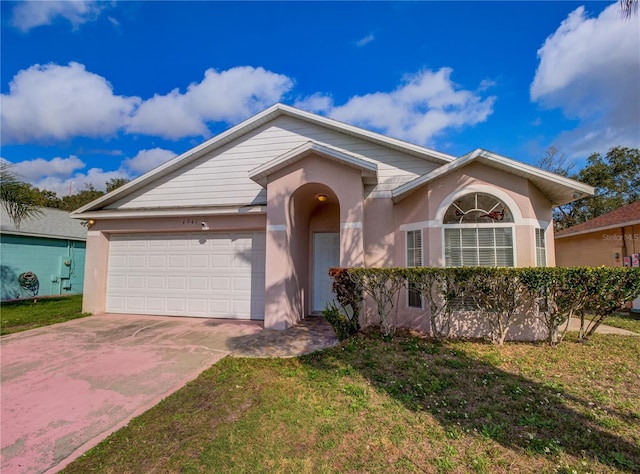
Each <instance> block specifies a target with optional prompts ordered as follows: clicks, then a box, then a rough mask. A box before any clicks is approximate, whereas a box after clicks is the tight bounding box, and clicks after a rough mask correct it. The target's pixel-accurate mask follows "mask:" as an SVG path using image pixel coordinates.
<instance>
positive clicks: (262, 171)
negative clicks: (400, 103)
mask: <svg viewBox="0 0 640 474" xmlns="http://www.w3.org/2000/svg"><path fill="white" fill-rule="evenodd" d="M312 153H316V154H318V155H320V156H323V157H326V158H329V159H331V160H333V161H336V162H338V163H342V164H345V165H347V166H351V167H352V168H356V169H359V170H360V171H361V172H362V177H363V178H370V179H369V180H368V182H371V179H373V181H374V182H375V180H376V178H377V175H378V166H377V165H376V164H375V163H372V162H371V161H369V160H367V159H366V158H364V157H363V156H360V155H357V154H355V153H348V152H345V151H344V150H340V149H338V148H335V147H332V146H328V145H321V144H319V143H317V142H314V141H308V142H306V143H303V144H302V145H300V146H297V147H296V148H293V149H292V150H289V151H288V152H286V153H283V154H282V155H280V156H278V157H276V158H274V159H273V160H271V161H269V162H267V163H264V164H262V165H260V166H258V167H257V168H254V169H253V170H251V171H249V178H251V179H252V180H254V181H255V182H256V183H258V184H259V185H261V186H263V187H266V186H267V178H268V176H269V175H270V174H272V173H275V172H276V171H278V170H281V169H283V168H285V167H287V166H289V165H290V164H292V163H295V162H296V161H298V160H301V159H302V158H304V157H306V156H309V155H310V154H312Z"/></svg>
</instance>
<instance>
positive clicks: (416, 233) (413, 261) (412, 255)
mask: <svg viewBox="0 0 640 474" xmlns="http://www.w3.org/2000/svg"><path fill="white" fill-rule="evenodd" d="M421 266H422V231H421V230H410V231H408V232H407V267H421ZM407 287H408V294H407V304H408V305H409V306H410V307H411V308H422V295H421V294H420V292H419V291H418V290H416V289H415V287H414V286H413V284H412V283H411V281H409V282H408V285H407Z"/></svg>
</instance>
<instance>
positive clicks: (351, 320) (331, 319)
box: [322, 303, 360, 341]
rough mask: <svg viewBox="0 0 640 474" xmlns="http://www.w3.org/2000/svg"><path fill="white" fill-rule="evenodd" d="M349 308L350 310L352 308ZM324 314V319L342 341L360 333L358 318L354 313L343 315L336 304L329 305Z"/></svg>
mask: <svg viewBox="0 0 640 474" xmlns="http://www.w3.org/2000/svg"><path fill="white" fill-rule="evenodd" d="M348 307H349V308H350V306H348ZM322 314H323V315H324V319H326V320H327V322H328V323H329V324H331V327H333V330H334V331H335V333H336V336H337V337H338V340H340V341H344V340H345V339H348V338H349V337H351V336H353V335H354V334H357V333H358V332H359V331H360V325H359V324H358V318H357V317H355V315H354V314H353V313H351V315H349V314H344V313H342V312H341V311H340V309H339V308H338V307H337V306H336V304H335V303H330V304H327V305H326V306H325V308H324V311H323V312H322Z"/></svg>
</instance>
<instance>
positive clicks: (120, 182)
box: [106, 178, 130, 193]
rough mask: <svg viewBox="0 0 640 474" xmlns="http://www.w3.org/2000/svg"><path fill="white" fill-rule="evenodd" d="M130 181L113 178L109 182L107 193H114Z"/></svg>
mask: <svg viewBox="0 0 640 474" xmlns="http://www.w3.org/2000/svg"><path fill="white" fill-rule="evenodd" d="M129 181H130V180H129V179H127V178H111V179H110V180H109V181H107V183H106V184H107V192H108V193H110V192H111V191H113V190H114V189H118V188H119V187H120V186H124V185H125V184H127V183H128V182H129Z"/></svg>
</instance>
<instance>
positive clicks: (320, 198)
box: [316, 194, 328, 202]
mask: <svg viewBox="0 0 640 474" xmlns="http://www.w3.org/2000/svg"><path fill="white" fill-rule="evenodd" d="M316 199H317V200H318V201H319V202H325V201H326V200H327V199H328V198H327V195H326V194H316Z"/></svg>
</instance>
